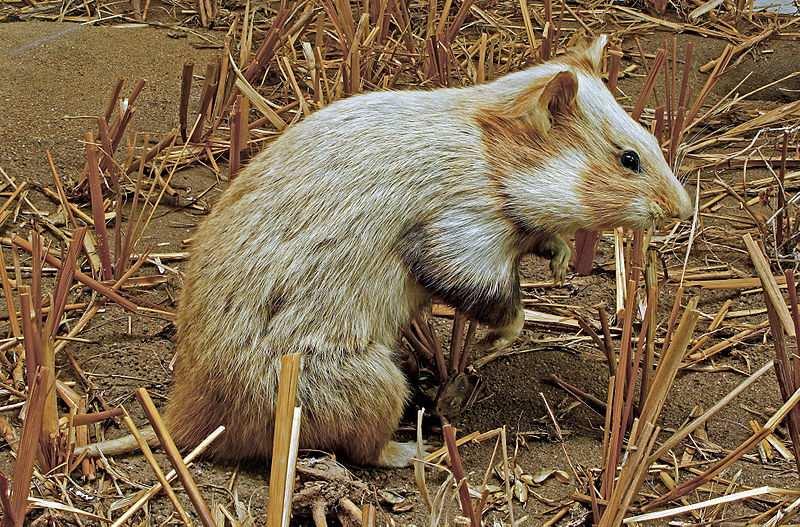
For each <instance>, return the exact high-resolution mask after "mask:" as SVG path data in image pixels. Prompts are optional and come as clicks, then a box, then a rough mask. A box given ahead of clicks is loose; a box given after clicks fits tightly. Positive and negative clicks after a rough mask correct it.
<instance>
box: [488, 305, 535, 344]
mask: <svg viewBox="0 0 800 527" xmlns="http://www.w3.org/2000/svg"><path fill="white" fill-rule="evenodd" d="M523 326H525V311H523V309H522V308H519V309H518V310H517V315H516V316H515V317H514V320H513V321H512V322H511V323H510V324H508V325H506V326H503V327H500V328H495V329H493V330H492V331H490V332H489V333H488V334H487V335H486V336H485V337H484V338H482V339H481V340H480V342H478V349H480V350H481V351H498V350H501V349H504V348H507V347H508V346H510V345H511V344H513V343H514V341H515V340H517V337H518V336H519V334H520V333H522V328H523Z"/></svg>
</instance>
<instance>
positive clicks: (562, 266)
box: [550, 236, 572, 285]
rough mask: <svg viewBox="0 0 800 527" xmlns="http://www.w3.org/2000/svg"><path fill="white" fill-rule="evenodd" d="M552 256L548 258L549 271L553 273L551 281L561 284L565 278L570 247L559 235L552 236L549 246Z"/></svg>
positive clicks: (570, 253)
mask: <svg viewBox="0 0 800 527" xmlns="http://www.w3.org/2000/svg"><path fill="white" fill-rule="evenodd" d="M550 250H551V251H552V257H551V258H550V271H551V272H552V273H553V282H554V283H555V284H556V285H563V284H564V280H566V278H567V270H568V269H569V261H570V259H571V258H572V249H570V247H569V245H568V244H567V242H565V241H564V239H563V238H561V237H560V236H556V237H554V238H553V241H552V245H551V247H550Z"/></svg>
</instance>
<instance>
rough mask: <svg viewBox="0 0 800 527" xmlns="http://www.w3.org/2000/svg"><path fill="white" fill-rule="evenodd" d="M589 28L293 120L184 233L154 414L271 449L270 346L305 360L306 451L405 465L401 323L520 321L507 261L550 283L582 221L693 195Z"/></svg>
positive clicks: (182, 427) (620, 219)
mask: <svg viewBox="0 0 800 527" xmlns="http://www.w3.org/2000/svg"><path fill="white" fill-rule="evenodd" d="M605 42H606V39H605V37H601V38H598V39H596V40H595V41H594V42H593V43H591V44H590V45H588V46H586V47H582V48H580V49H574V50H571V51H570V52H569V53H567V54H566V55H564V56H562V57H559V58H557V59H555V60H553V61H550V62H547V63H544V64H541V65H538V66H534V67H532V68H530V69H528V70H525V71H521V72H518V73H514V74H510V75H506V76H504V77H502V78H500V79H497V80H495V81H493V82H490V83H488V84H484V85H480V86H474V87H469V88H460V89H439V90H433V91H390V92H376V93H370V94H366V95H360V96H355V97H351V98H349V99H345V100H342V101H339V102H336V103H334V104H331V105H330V106H328V107H326V108H324V109H322V110H320V111H318V112H316V113H314V114H313V115H311V116H310V117H308V118H307V119H305V120H304V121H301V122H300V123H298V124H296V125H294V126H291V127H290V128H289V129H287V130H286V131H285V132H284V133H283V134H282V135H281V136H280V137H279V138H278V139H277V140H276V141H275V142H274V143H272V144H271V145H270V146H269V147H267V148H266V150H265V151H263V152H262V153H261V154H259V155H258V156H257V157H255V158H254V159H253V160H252V162H251V163H250V164H249V165H248V166H247V168H246V169H245V170H244V171H242V173H241V174H240V175H239V176H238V177H237V178H236V180H235V181H234V182H233V183H232V184H231V185H230V187H229V188H228V189H227V190H226V191H225V192H224V193H223V195H222V197H221V199H220V201H219V203H218V204H217V205H216V206H215V207H214V211H213V212H212V213H211V215H210V216H209V217H208V218H207V219H206V220H205V221H204V222H203V224H202V225H201V226H200V228H199V230H198V232H197V234H196V235H195V237H194V246H193V248H192V257H191V260H190V263H189V266H188V269H187V271H186V275H185V277H186V278H185V284H184V289H183V296H182V297H181V300H180V305H179V314H178V322H177V325H178V348H177V365H176V369H175V376H174V385H173V388H172V392H171V394H170V397H169V402H168V406H167V420H168V425H169V427H170V430H171V431H172V433H173V435H174V437H175V439H176V441H177V442H178V443H179V444H181V445H187V446H188V445H194V444H196V443H198V442H199V441H201V440H202V439H203V438H204V437H205V436H206V435H207V434H208V433H210V432H211V431H212V430H213V429H214V428H215V427H217V426H218V425H220V424H222V425H225V426H226V427H227V431H226V432H225V434H224V435H223V436H222V437H221V438H220V440H219V442H218V443H217V444H216V445H215V446H214V447H213V448H214V451H213V454H214V455H216V456H218V457H221V458H228V459H239V458H251V457H255V458H269V456H270V454H271V439H272V433H273V432H272V419H273V406H274V402H275V398H276V385H277V379H278V368H279V364H280V357H281V356H282V355H284V354H286V353H291V352H301V353H302V354H303V356H304V359H303V360H304V367H303V370H302V373H301V375H300V381H299V391H298V397H299V399H300V403H301V404H302V406H303V422H302V426H301V435H300V447H301V448H314V449H321V450H328V451H333V452H336V453H338V454H340V455H341V456H343V457H345V458H347V459H348V460H350V461H352V462H355V463H359V464H376V465H387V466H398V465H404V464H406V463H407V462H408V460H409V458H410V457H411V456H412V455H414V453H415V451H414V449H413V445H410V444H409V445H401V444H398V443H395V442H391V441H390V439H391V438H392V434H393V433H394V431H395V429H396V427H397V424H398V421H399V419H400V416H401V414H402V411H403V408H404V405H405V404H406V398H407V394H408V388H407V385H406V379H405V378H404V376H403V374H402V373H401V372H400V370H399V369H398V367H397V366H396V365H395V362H394V359H393V355H394V351H395V349H396V348H397V346H398V345H399V344H398V339H399V335H400V330H401V328H402V327H404V326H405V325H407V324H408V323H409V321H410V320H411V319H412V318H413V317H414V316H415V315H416V314H417V313H418V312H419V310H420V309H421V308H422V307H423V306H424V305H426V303H428V302H430V299H431V297H432V296H434V295H435V296H437V297H439V298H442V299H443V300H445V301H447V302H448V303H450V304H452V305H453V306H455V307H457V308H459V309H461V310H462V311H465V312H466V313H468V314H469V315H470V316H471V317H473V318H475V319H477V320H478V321H479V322H481V323H483V324H486V325H488V326H490V327H491V328H492V331H491V333H490V334H489V336H488V337H487V338H486V339H485V340H484V341H483V344H482V346H483V347H484V349H485V348H488V347H501V346H504V345H507V344H509V343H510V342H511V341H513V339H514V338H516V336H517V335H518V333H519V332H520V331H521V329H522V325H523V316H522V307H521V301H520V287H519V276H518V271H517V269H518V264H519V260H520V257H521V256H522V255H524V254H526V253H530V252H533V253H536V254H540V255H542V256H546V257H548V258H551V261H552V268H553V271H554V273H555V275H556V278H557V279H563V276H564V272H565V269H566V265H567V262H568V260H569V248H568V246H567V245H566V243H565V242H564V240H563V238H562V235H568V234H570V233H572V232H574V231H575V230H576V229H578V228H588V229H602V228H608V227H617V226H622V227H627V228H647V227H650V226H651V225H653V224H654V223H656V222H660V221H662V220H664V219H668V218H681V219H683V218H686V217H688V216H689V215H690V214H691V210H692V204H691V201H690V199H689V196H688V194H687V193H686V191H685V190H684V188H683V187H682V186H681V184H680V182H679V181H678V180H677V179H676V177H675V176H674V175H673V174H672V171H671V170H670V168H669V167H668V165H667V163H666V162H665V161H664V158H663V156H662V153H661V149H660V148H659V145H658V144H657V142H656V140H655V138H654V137H653V136H652V135H651V134H650V133H648V132H647V131H646V130H645V129H644V128H643V127H642V126H640V125H639V124H638V123H636V122H634V121H633V120H632V119H631V118H630V117H629V116H628V115H627V114H626V112H625V111H624V110H623V109H622V108H621V107H620V106H619V104H617V102H616V101H615V100H614V98H613V96H612V95H611V93H610V92H609V91H608V89H607V88H606V87H605V85H604V84H603V82H602V80H601V78H600V76H599V73H598V72H599V70H600V63H601V57H602V53H603V48H604V46H605Z"/></svg>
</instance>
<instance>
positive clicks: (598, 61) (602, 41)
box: [585, 35, 608, 73]
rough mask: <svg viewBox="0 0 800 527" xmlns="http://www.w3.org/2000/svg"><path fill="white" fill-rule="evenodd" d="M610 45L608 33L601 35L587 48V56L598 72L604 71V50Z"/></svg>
mask: <svg viewBox="0 0 800 527" xmlns="http://www.w3.org/2000/svg"><path fill="white" fill-rule="evenodd" d="M606 45H608V35H600V36H598V37H597V38H595V39H594V40H593V41H592V42H591V44H589V46H587V48H586V51H585V53H586V57H587V58H588V59H589V62H591V64H592V66H593V67H594V70H595V71H596V72H598V73H599V72H601V71H603V51H604V50H605V49H606Z"/></svg>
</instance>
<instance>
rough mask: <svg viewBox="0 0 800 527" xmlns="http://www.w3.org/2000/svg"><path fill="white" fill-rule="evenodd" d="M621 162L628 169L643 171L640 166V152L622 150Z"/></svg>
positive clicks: (637, 171)
mask: <svg viewBox="0 0 800 527" xmlns="http://www.w3.org/2000/svg"><path fill="white" fill-rule="evenodd" d="M619 162H620V163H621V164H622V166H624V167H625V168H627V169H628V170H632V171H634V172H636V173H639V172H640V171H641V167H640V166H639V154H637V153H636V152H634V151H633V150H625V151H624V152H622V155H621V156H620V158H619Z"/></svg>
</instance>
